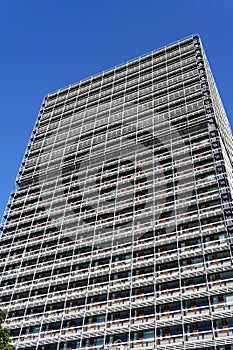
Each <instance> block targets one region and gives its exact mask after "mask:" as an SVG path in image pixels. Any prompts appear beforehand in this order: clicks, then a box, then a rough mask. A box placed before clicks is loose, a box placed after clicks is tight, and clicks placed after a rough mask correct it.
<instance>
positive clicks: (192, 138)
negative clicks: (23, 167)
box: [17, 132, 208, 196]
mask: <svg viewBox="0 0 233 350" xmlns="http://www.w3.org/2000/svg"><path fill="white" fill-rule="evenodd" d="M202 134H203V137H204V135H205V136H208V134H206V132H204V133H202ZM197 137H198V138H200V134H198V135H195V136H192V137H191V140H193V142H194V144H193V146H195V147H196V146H197V144H196V143H195V139H196V138H197ZM185 140H186V141H187V140H188V138H187V137H186V139H184V141H183V142H185ZM179 143H180V141H178V143H177V144H176V142H173V148H175V149H174V152H176V148H178V144H179ZM182 145H183V143H182ZM182 145H181V146H182ZM202 146H204V145H203V144H202V143H201V144H200V145H198V147H202ZM159 149H161V153H162V152H163V149H164V145H162V146H160V147H157V150H159ZM179 151H180V149H178V154H177V155H179ZM185 152H187V149H186V147H185ZM146 153H148V151H147V152H146V151H145V154H143V157H144V160H145V158H146ZM149 153H150V152H149ZM162 156H164V155H162ZM148 160H149V159H148ZM97 170H98V169H97ZM30 190H31V189H30ZM27 191H28V189H27V190H24V189H23V190H20V192H27ZM18 195H19V193H17V196H18Z"/></svg>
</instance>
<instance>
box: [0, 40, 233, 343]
mask: <svg viewBox="0 0 233 350" xmlns="http://www.w3.org/2000/svg"><path fill="white" fill-rule="evenodd" d="M232 153H233V152H232V134H231V130H230V126H229V123H228V120H227V117H226V115H225V112H224V109H223V106H222V103H221V100H220V97H219V94H218V92H217V89H216V86H215V83H214V80H213V77H212V74H211V71H210V68H209V65H208V62H207V59H206V56H205V53H204V50H203V47H202V44H201V42H200V39H199V37H198V36H196V35H194V36H192V37H190V38H187V39H185V40H182V41H180V42H177V43H175V44H173V45H170V46H168V47H165V48H163V49H161V50H158V51H156V52H153V53H151V54H149V55H146V56H144V57H141V58H139V59H137V60H134V61H132V62H129V63H127V64H124V65H122V66H120V67H117V68H115V69H112V70H109V71H107V72H104V73H102V74H100V75H98V76H95V77H92V78H90V79H88V80H85V81H82V82H80V83H79V84H76V85H73V86H70V87H68V88H65V89H62V90H59V91H57V92H56V93H53V94H49V95H48V96H47V97H46V98H45V100H44V103H43V105H42V108H41V111H40V114H39V116H38V120H37V122H36V125H35V128H34V130H33V134H32V137H31V139H30V142H29V145H28V149H27V152H26V154H25V157H24V160H23V163H22V166H21V168H20V171H19V175H18V177H17V180H16V183H17V188H16V191H15V192H14V193H12V194H11V197H10V200H9V203H8V207H7V210H6V212H5V216H4V222H3V227H2V235H1V244H2V248H1V252H0V255H1V256H0V258H1V260H0V269H1V288H0V298H1V306H0V307H1V308H3V309H5V310H7V312H8V316H7V319H6V321H5V325H6V326H7V327H8V328H9V329H10V331H11V339H12V344H13V345H14V347H15V349H16V350H19V349H24V350H71V349H109V350H117V349H146V350H152V349H156V350H168V349H169V350H178V349H179V350H182V349H196V350H197V349H198V350H200V349H206V350H232V349H233V266H232V249H231V243H232V236H233V221H232V195H233V177H232V159H233V158H232Z"/></svg>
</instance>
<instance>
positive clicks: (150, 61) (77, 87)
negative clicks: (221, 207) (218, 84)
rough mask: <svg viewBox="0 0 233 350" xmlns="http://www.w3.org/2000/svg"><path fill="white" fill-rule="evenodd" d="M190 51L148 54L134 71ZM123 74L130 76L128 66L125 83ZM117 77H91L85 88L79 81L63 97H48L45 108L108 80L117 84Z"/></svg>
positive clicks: (61, 92) (185, 49) (128, 67)
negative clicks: (158, 54) (157, 55)
mask: <svg viewBox="0 0 233 350" xmlns="http://www.w3.org/2000/svg"><path fill="white" fill-rule="evenodd" d="M190 49H191V50H193V45H189V46H186V47H183V48H178V49H177V50H173V51H172V52H171V53H168V52H164V55H160V56H159V57H158V58H155V57H156V56H155V57H153V55H156V54H157V53H152V54H150V56H148V57H145V58H142V59H140V62H139V65H138V67H137V68H136V71H137V70H140V74H141V67H142V68H146V67H147V66H151V67H153V66H154V64H158V63H159V62H165V61H166V60H167V59H168V58H169V59H177V54H178V55H181V54H182V53H183V54H184V53H188V54H190ZM179 59H182V56H179ZM144 62H145V63H144ZM107 74H109V71H107ZM125 74H127V75H132V73H131V70H130V66H129V65H127V67H126V68H125V72H124V75H123V80H124V81H125ZM117 76H118V73H117V70H116V71H114V72H113V73H112V75H111V77H110V78H108V77H105V75H101V79H100V80H99V81H98V80H96V79H98V78H97V77H94V79H93V77H92V78H91V79H90V82H89V84H88V85H87V86H86V87H82V85H83V84H85V85H86V84H87V83H88V81H84V83H83V82H82V81H81V82H80V83H79V84H76V85H74V86H71V87H69V88H68V89H66V90H65V95H64V94H63V91H59V92H58V93H54V94H52V95H48V100H47V102H46V107H50V106H53V105H54V102H55V101H56V102H58V103H59V102H60V101H64V100H68V99H69V98H71V97H72V96H77V94H82V93H83V92H84V93H85V91H89V90H94V89H95V88H98V87H102V86H104V84H106V83H107V84H108V81H109V79H110V81H111V82H114V83H115V84H117V83H118V82H119V80H118V79H117ZM120 76H121V75H119V77H120ZM128 79H129V78H128ZM128 79H127V81H128ZM97 91H98V90H97ZM61 94H63V95H62V96H60V95H61Z"/></svg>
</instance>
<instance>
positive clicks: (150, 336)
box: [143, 329, 155, 340]
mask: <svg viewBox="0 0 233 350" xmlns="http://www.w3.org/2000/svg"><path fill="white" fill-rule="evenodd" d="M143 338H144V339H147V340H148V339H155V330H154V329H148V330H146V331H144V332H143Z"/></svg>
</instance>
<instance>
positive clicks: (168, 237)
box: [3, 221, 226, 263]
mask: <svg viewBox="0 0 233 350" xmlns="http://www.w3.org/2000/svg"><path fill="white" fill-rule="evenodd" d="M149 229H150V227H148V226H147V227H146V226H145V227H136V229H135V237H138V235H139V234H142V235H143V233H145V232H148V230H149ZM151 229H153V225H151ZM225 229H226V228H225V226H224V224H223V222H222V221H219V222H215V223H213V224H211V223H209V224H205V225H203V226H202V228H200V227H199V226H194V227H190V228H188V227H187V228H184V229H182V230H179V231H175V232H170V233H168V232H164V233H163V232H161V233H160V234H158V236H157V237H155V238H156V245H158V244H159V245H161V244H169V243H171V242H176V241H177V236H178V237H180V240H186V239H190V238H192V237H194V236H195V235H198V236H200V230H201V232H202V235H204V236H208V235H210V234H214V233H216V232H221V231H223V232H224V231H225ZM72 233H73V234H75V232H74V230H73V229H68V230H66V231H65V232H63V233H62V234H60V240H62V237H66V236H67V234H68V236H69V237H70V235H72ZM116 234H117V237H120V236H122V235H124V234H126V235H127V234H128V230H127V229H119V230H118V231H116ZM54 235H55V234H54V233H53V234H52V233H51V235H50V236H45V237H44V236H41V238H44V239H43V241H44V242H46V241H47V242H49V241H52V240H54ZM105 237H106V238H107V237H109V232H106V233H105V234H100V236H96V237H95V240H96V243H97V244H98V242H99V243H100V242H101V241H103V240H104V239H105ZM161 237H162V239H163V243H162V241H161ZM39 239H40V237H37V240H38V242H39ZM77 239H78V238H77ZM92 241H93V238H92V237H90V238H89V239H88V238H86V239H82V240H81V241H80V240H78V241H77V240H76V239H75V244H76V247H77V248H78V247H82V246H85V245H88V242H89V244H90V245H92V243H93V242H92ZM140 241H141V244H142V246H144V245H145V244H146V242H147V241H148V242H149V241H150V242H151V243H150V244H154V243H153V242H154V237H151V238H149V239H145V238H142V239H137V246H138V249H141V245H140ZM26 242H27V243H28V244H30V243H31V244H32V245H34V244H35V238H33V239H32V240H25V241H19V242H18V244H17V249H18V248H20V247H23V248H24V246H25V243H26ZM73 243H74V242H73V241H72V244H73ZM114 245H115V248H116V250H118V249H119V248H118V244H116V243H114V244H111V245H110V246H108V245H106V246H105V249H107V248H108V247H109V249H114ZM10 247H11V245H9V246H5V249H4V251H6V252H7V251H9V248H10ZM126 247H127V244H126ZM120 248H121V249H122V248H123V245H122V246H120ZM129 249H131V247H130V248H129ZM4 251H3V252H4ZM59 251H61V252H62V251H63V245H60V247H59ZM29 254H31V253H29ZM45 254H47V253H46V251H45ZM87 254H88V255H89V254H90V253H87ZM100 256H104V252H102V253H101V255H100ZM13 258H14V256H13ZM17 258H18V259H19V260H21V259H22V258H21V256H18V257H17V256H16V257H15V259H17ZM60 260H62V259H60ZM63 261H64V259H63ZM3 263H4V261H3Z"/></svg>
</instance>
